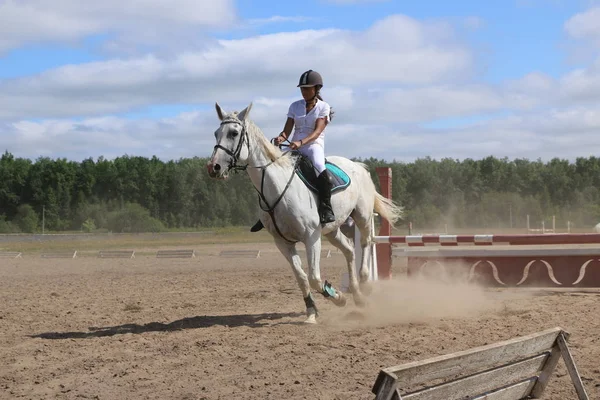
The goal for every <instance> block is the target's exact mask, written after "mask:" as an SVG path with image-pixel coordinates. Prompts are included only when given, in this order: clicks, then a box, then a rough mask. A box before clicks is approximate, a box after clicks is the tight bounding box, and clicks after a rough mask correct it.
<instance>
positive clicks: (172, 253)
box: [156, 250, 196, 258]
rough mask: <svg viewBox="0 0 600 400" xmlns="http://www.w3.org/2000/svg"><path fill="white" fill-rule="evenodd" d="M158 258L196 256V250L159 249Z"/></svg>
mask: <svg viewBox="0 0 600 400" xmlns="http://www.w3.org/2000/svg"><path fill="white" fill-rule="evenodd" d="M156 258H196V251H195V250H158V251H157V252H156Z"/></svg>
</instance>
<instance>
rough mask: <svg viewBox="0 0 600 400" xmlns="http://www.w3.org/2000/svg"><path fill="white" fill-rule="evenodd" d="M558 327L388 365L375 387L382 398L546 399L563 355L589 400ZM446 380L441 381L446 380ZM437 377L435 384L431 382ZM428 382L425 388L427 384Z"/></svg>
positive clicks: (583, 396) (582, 398) (581, 393)
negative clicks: (551, 380) (542, 397)
mask: <svg viewBox="0 0 600 400" xmlns="http://www.w3.org/2000/svg"><path fill="white" fill-rule="evenodd" d="M568 337H569V333H568V332H566V331H564V330H563V329H561V328H560V327H556V328H553V329H549V330H545V331H541V332H537V333H534V334H531V335H528V336H524V337H520V338H516V339H512V340H507V341H503V342H498V343H494V344H490V345H487V346H482V347H477V348H473V349H471V350H466V351H461V352H456V353H452V354H448V355H443V356H439V357H434V358H430V359H427V360H423V361H416V362H411V363H408V364H402V365H398V366H394V367H389V368H384V369H382V370H381V371H380V372H379V375H378V376H377V379H376V381H375V384H374V386H373V389H372V392H373V393H374V394H375V395H376V397H375V399H376V400H459V399H461V400H462V399H472V400H475V399H480V400H483V399H488V400H520V399H525V398H530V397H529V396H533V398H540V396H541V395H542V393H543V392H544V389H545V388H546V386H547V384H548V382H549V380H550V378H551V377H552V374H553V372H554V369H555V368H556V365H557V364H558V362H559V361H560V359H561V358H562V359H563V361H564V363H565V365H566V367H567V371H568V372H569V376H570V378H571V382H572V383H573V386H574V387H575V391H576V393H577V398H578V399H579V400H589V397H588V395H587V393H586V391H585V388H584V386H583V383H582V382H581V377H580V376H579V372H578V371H577V367H576V366H575V362H574V361H573V358H572V356H571V353H570V351H569V348H568V346H567V339H568ZM440 380H441V383H437V381H440ZM432 381H435V383H433V384H429V385H428V383H430V382H432ZM423 385H425V387H423Z"/></svg>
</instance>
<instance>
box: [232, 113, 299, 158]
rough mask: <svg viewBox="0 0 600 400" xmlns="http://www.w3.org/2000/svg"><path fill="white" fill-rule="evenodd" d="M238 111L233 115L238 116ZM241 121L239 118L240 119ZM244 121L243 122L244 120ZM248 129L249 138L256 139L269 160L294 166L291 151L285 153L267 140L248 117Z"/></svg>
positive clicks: (246, 122)
mask: <svg viewBox="0 0 600 400" xmlns="http://www.w3.org/2000/svg"><path fill="white" fill-rule="evenodd" d="M237 115H238V112H237V111H234V112H233V113H232V117H233V118H235V119H238V118H237ZM238 121H239V120H238ZM242 123H243V122H242ZM245 124H246V131H247V132H248V138H249V139H250V141H251V142H252V141H254V142H255V143H256V144H258V145H259V146H260V148H261V149H262V151H263V152H264V154H265V155H266V156H267V158H268V159H269V161H271V162H273V164H276V165H279V166H281V167H292V166H293V160H292V157H291V153H289V152H288V153H284V152H283V151H281V149H280V148H279V147H277V146H274V145H272V144H271V142H269V141H268V140H267V138H266V137H265V135H264V133H263V132H262V130H261V129H260V128H259V127H258V125H256V124H255V123H254V122H253V121H252V120H251V119H250V118H246V121H245Z"/></svg>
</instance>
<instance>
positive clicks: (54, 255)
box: [40, 250, 77, 258]
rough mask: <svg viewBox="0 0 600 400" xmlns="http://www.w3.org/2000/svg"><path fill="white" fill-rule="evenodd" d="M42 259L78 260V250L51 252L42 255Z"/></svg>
mask: <svg viewBox="0 0 600 400" xmlns="http://www.w3.org/2000/svg"><path fill="white" fill-rule="evenodd" d="M40 257H41V258H76V257H77V250H75V251H51V252H46V253H42V254H41V255H40Z"/></svg>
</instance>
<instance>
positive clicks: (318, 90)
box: [316, 87, 335, 121]
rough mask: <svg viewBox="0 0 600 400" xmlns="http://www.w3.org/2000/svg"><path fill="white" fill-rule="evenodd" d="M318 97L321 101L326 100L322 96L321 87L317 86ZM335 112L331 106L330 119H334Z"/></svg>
mask: <svg viewBox="0 0 600 400" xmlns="http://www.w3.org/2000/svg"><path fill="white" fill-rule="evenodd" d="M316 96H317V99H319V100H321V101H325V100H323V98H322V97H321V88H320V87H317V94H316ZM333 114H335V112H334V111H333V108H332V107H330V111H329V120H330V121H331V120H332V119H333Z"/></svg>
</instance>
